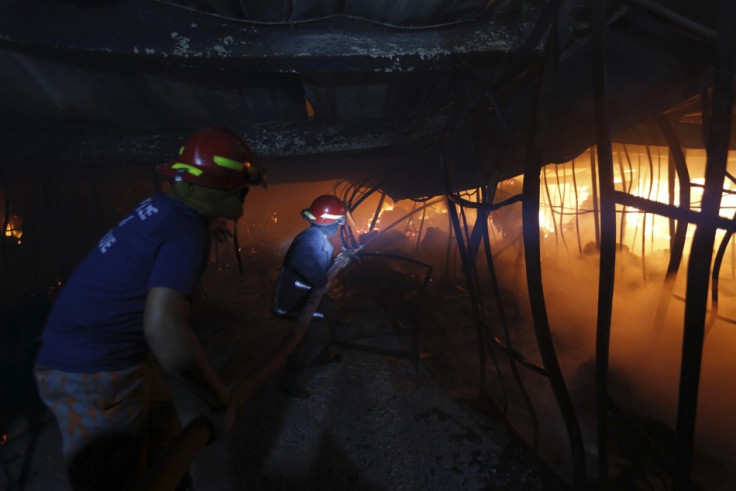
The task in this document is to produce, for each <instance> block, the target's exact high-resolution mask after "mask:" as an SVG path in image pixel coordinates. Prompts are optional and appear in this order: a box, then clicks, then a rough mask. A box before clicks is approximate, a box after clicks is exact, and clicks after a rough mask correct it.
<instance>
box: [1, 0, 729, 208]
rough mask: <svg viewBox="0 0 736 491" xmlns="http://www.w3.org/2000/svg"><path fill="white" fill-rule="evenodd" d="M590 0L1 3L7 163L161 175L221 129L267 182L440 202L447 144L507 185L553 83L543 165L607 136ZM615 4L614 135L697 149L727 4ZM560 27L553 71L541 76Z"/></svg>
mask: <svg viewBox="0 0 736 491" xmlns="http://www.w3.org/2000/svg"><path fill="white" fill-rule="evenodd" d="M588 3H589V2H586V1H582V2H575V1H562V0H559V1H558V0H495V1H493V0H490V1H488V0H486V1H480V0H434V1H428V0H395V1H394V0H371V1H366V0H364V1H350V0H308V1H297V0H291V1H289V0H283V1H281V2H276V1H272V0H239V1H237V0H202V1H195V0H191V1H187V0H171V1H161V0H132V1H97V2H94V1H76V2H74V1H60V0H57V1H53V0H0V89H1V90H0V125H1V126H2V128H3V132H2V137H1V138H0V145H2V152H3V157H2V162H0V163H2V164H3V165H69V164H80V165H81V164H89V163H95V162H104V163H105V164H109V165H116V164H125V163H129V162H139V163H144V164H151V165H154V164H157V163H160V162H162V161H165V160H167V159H168V158H169V157H170V156H171V149H172V148H178V146H179V144H180V142H181V140H182V139H183V138H184V137H186V136H187V135H188V134H189V133H191V132H192V131H194V130H196V129H198V128H200V127H203V126H210V125H224V126H230V127H232V128H234V129H235V130H236V131H238V132H239V133H241V134H243V135H244V136H245V137H246V139H247V140H248V141H249V142H251V144H252V146H253V147H254V149H255V150H256V152H257V154H258V155H259V156H260V159H261V161H262V162H263V164H264V165H265V166H266V168H267V171H268V173H269V179H270V180H271V181H272V182H289V181H311V180H320V179H336V178H348V179H351V180H354V181H363V180H366V179H367V180H371V181H372V182H377V183H381V185H382V186H383V188H384V189H385V190H386V191H387V192H388V193H389V194H390V195H392V197H394V198H395V199H398V198H404V197H419V196H426V195H434V194H441V193H442V192H443V191H444V182H443V179H442V173H441V170H440V164H439V162H440V155H441V154H443V152H444V155H450V156H451V158H452V161H453V162H452V164H451V165H453V166H454V169H455V171H456V176H457V179H458V181H457V185H458V186H459V187H473V186H477V185H479V184H481V181H482V180H483V179H488V176H492V177H493V178H506V177H511V176H514V175H518V174H520V173H521V172H522V171H523V168H524V161H525V158H526V152H527V150H526V149H527V141H528V132H529V127H530V122H531V120H532V117H533V115H534V114H535V113H534V101H535V95H536V94H537V91H538V87H539V86H540V83H544V84H545V87H548V88H549V90H551V93H552V97H551V100H552V101H553V102H552V103H551V104H550V105H549V107H546V108H545V109H546V118H547V121H548V122H549V123H550V124H549V130H548V132H547V134H546V137H545V140H544V142H543V148H544V160H545V162H560V161H565V160H567V159H569V158H571V157H573V156H575V155H577V154H579V153H580V152H581V151H583V150H584V149H586V148H587V147H589V146H590V145H592V144H594V142H595V135H594V131H593V130H594V124H593V122H594V119H593V118H594V105H593V87H594V86H593V75H592V73H593V71H592V68H591V67H592V63H593V58H594V54H593V50H592V48H591V36H590V34H591V28H590V12H589V8H588ZM609 4H610V5H609V8H608V19H607V26H606V31H605V42H606V49H605V53H606V55H605V62H606V70H607V83H608V86H607V101H608V107H607V113H608V119H609V124H610V127H611V131H612V133H613V134H614V135H619V137H620V138H626V139H628V140H629V141H640V142H641V141H642V139H643V140H645V141H649V142H651V143H662V139H661V137H660V136H659V135H658V133H657V132H656V131H655V132H652V131H651V130H650V126H649V125H648V123H647V122H648V121H649V120H650V119H651V117H652V116H654V115H656V114H658V113H662V112H665V111H669V114H670V118H669V119H670V122H671V123H672V124H673V125H675V127H676V130H677V131H678V134H679V135H680V138H681V141H682V142H683V144H684V145H689V146H699V147H702V136H701V135H702V132H701V130H700V128H699V119H698V118H699V112H700V108H699V102H698V96H699V94H701V92H702V91H704V90H706V89H707V88H708V86H709V84H710V82H711V68H712V66H711V65H712V63H713V51H714V45H715V43H716V34H715V33H716V29H717V26H716V19H717V11H716V10H717V9H716V5H717V2H716V1H715V0H704V1H699V2H692V1H690V0H678V1H669V2H666V3H665V2H664V1H663V2H662V3H661V5H660V4H657V3H654V2H650V1H649V0H630V1H628V2H609ZM550 32H554V33H555V34H556V37H555V39H558V40H559V52H558V58H557V64H556V69H555V70H554V76H553V77H551V78H547V79H541V78H540V74H541V73H549V72H542V70H541V66H542V62H543V60H544V57H543V54H544V47H545V46H546V44H547V41H546V40H547V38H548V37H547V35H548V33H550ZM540 80H544V82H540ZM448 135H451V136H448ZM732 141H733V139H732ZM448 148H449V149H450V150H449V153H448V150H447V149H448Z"/></svg>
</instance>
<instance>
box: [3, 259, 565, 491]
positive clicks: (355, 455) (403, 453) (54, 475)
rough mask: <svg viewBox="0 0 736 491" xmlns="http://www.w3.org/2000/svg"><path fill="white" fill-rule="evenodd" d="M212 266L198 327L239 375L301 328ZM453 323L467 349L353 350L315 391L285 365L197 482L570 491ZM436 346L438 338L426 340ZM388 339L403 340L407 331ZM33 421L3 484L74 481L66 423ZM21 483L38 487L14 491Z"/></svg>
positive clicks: (20, 433)
mask: <svg viewBox="0 0 736 491" xmlns="http://www.w3.org/2000/svg"><path fill="white" fill-rule="evenodd" d="M208 274H209V275H210V276H209V281H206V282H205V285H206V287H205V288H204V290H203V293H202V297H201V298H200V299H199V300H200V302H199V305H200V306H201V307H199V308H197V309H195V310H194V311H193V316H192V324H193V326H194V327H195V328H196V329H197V331H198V333H199V334H200V337H201V339H202V340H203V343H204V345H205V347H206V349H207V352H208V354H209V355H210V357H211V359H212V361H213V363H214V364H215V365H216V366H217V367H218V368H219V369H220V370H221V373H223V377H224V378H226V380H228V381H233V380H235V379H237V377H238V376H241V375H242V374H243V373H247V372H248V370H249V369H250V368H252V367H253V366H255V364H257V363H258V362H259V361H260V360H262V359H264V358H266V357H267V356H268V354H269V353H270V351H271V350H272V349H273V347H274V346H276V345H277V344H278V342H279V341H280V339H282V338H283V336H284V335H285V333H286V332H287V331H288V329H289V328H290V324H288V323H284V322H283V321H281V320H278V319H274V318H273V317H272V316H270V315H269V314H268V311H267V309H266V308H264V306H265V305H268V300H269V298H268V297H269V296H270V289H269V288H265V289H264V288H262V287H261V286H257V281H256V279H257V278H254V280H253V281H244V280H243V279H242V278H241V277H239V276H233V275H232V274H225V273H222V272H216V271H215V272H209V273H208ZM269 278H271V277H270V276H268V277H267V278H265V279H264V278H261V279H262V280H264V281H266V283H267V282H268V281H270V279H269ZM225 292H227V293H225ZM215 299H216V300H215ZM356 320H359V319H356V318H353V319H352V321H351V322H352V323H353V324H355V321H356ZM361 322H363V325H366V321H365V319H363V320H362V321H361ZM456 327H457V326H456ZM346 332H348V333H350V330H349V329H346ZM446 332H447V331H445V334H446ZM453 332H454V333H455V334H454V336H455V337H454V338H453V339H454V342H455V346H454V348H452V349H443V350H441V351H436V352H435V354H434V355H433V356H428V357H427V358H426V359H423V360H422V361H419V362H416V361H414V360H411V359H409V358H406V357H401V356H393V355H386V354H381V353H376V352H371V351H375V350H373V349H370V350H363V349H346V348H342V349H339V350H340V352H341V354H342V357H343V359H342V361H341V362H340V363H335V364H331V365H325V366H320V367H313V368H311V369H309V371H308V373H307V387H308V388H309V390H310V391H311V392H312V397H311V398H310V399H308V400H299V399H293V398H289V397H286V396H284V395H283V394H282V393H281V392H280V391H279V390H278V389H277V386H276V382H277V379H278V374H274V376H273V377H271V378H270V379H269V381H268V382H267V383H266V384H265V385H264V386H262V387H261V389H260V390H259V391H258V392H257V393H256V394H255V395H254V396H252V397H251V398H250V399H249V400H248V401H246V403H245V404H244V405H243V406H242V407H241V408H240V410H239V413H238V420H237V423H236V427H235V428H234V429H233V431H232V432H231V433H229V434H228V435H227V436H226V437H225V438H223V439H221V440H220V441H218V442H216V443H214V444H211V445H209V446H207V447H205V448H204V450H202V451H201V452H200V453H199V454H198V455H197V457H196V458H195V460H194V462H193V464H192V466H191V469H190V474H191V476H192V480H193V484H194V489H195V490H198V491H199V490H201V491H206V490H213V491H224V490H243V489H259V490H297V489H298V490H307V489H315V490H332V489H351V490H417V491H418V490H422V491H424V490H456V489H457V490H464V491H465V490H487V489H501V490H506V489H508V490H550V489H564V486H563V485H562V484H561V483H560V482H559V481H558V480H557V478H556V477H555V476H554V475H552V474H551V473H550V472H549V471H548V470H547V469H546V468H545V467H544V466H543V465H542V464H541V462H540V461H539V460H538V459H537V458H536V457H535V456H534V455H533V454H532V453H531V452H530V451H529V450H528V449H527V448H526V447H525V446H524V445H522V444H521V443H520V442H519V440H518V439H517V438H516V437H515V435H514V433H513V432H511V431H510V430H509V429H508V427H507V426H506V425H505V424H504V422H503V420H502V418H500V416H499V415H498V414H497V413H496V412H495V411H493V409H492V408H491V407H490V406H488V405H485V404H482V403H480V402H478V398H477V388H476V387H475V381H474V378H475V377H476V376H477V374H476V369H474V368H472V367H473V366H474V363H473V361H472V357H473V356H474V355H473V353H474V352H475V350H476V349H475V348H474V344H473V339H472V335H470V337H468V333H463V331H462V330H458V329H457V328H456V329H454V330H453ZM353 334H354V332H353ZM436 341H437V340H436V339H435V341H434V342H436ZM446 341H447V340H443V341H442V342H443V343H446ZM432 342H433V341H432V340H431V339H430V338H425V340H424V342H423V346H425V345H429V344H431V343H432ZM380 343H383V346H384V347H386V346H388V347H391V348H395V349H402V341H401V340H400V339H399V338H392V337H391V336H385V337H384V338H382V339H381V340H379V344H380ZM444 346H445V348H447V346H448V345H446V344H445V345H444ZM457 362H460V363H457ZM448 367H455V368H452V369H448ZM463 367H467V368H463ZM173 389H174V390H173V391H174V394H175V397H176V401H177V407H178V408H179V410H180V413H181V416H182V419H183V420H184V422H185V423H186V422H187V421H188V420H190V419H191V418H192V417H193V416H194V415H195V414H196V412H197V410H198V407H197V403H196V402H195V401H193V400H192V399H190V398H189V396H188V393H187V392H186V391H184V390H182V389H181V388H180V387H177V386H176V384H173ZM24 425H26V423H25V419H24V418H20V419H19V420H18V421H17V422H16V424H15V436H14V437H13V438H11V440H10V441H9V442H8V443H7V444H6V445H4V446H3V447H2V450H1V451H2V452H3V462H4V463H5V465H4V474H5V476H4V478H5V482H3V481H2V477H3V476H2V475H0V488H2V489H8V490H12V489H24V490H27V491H48V490H55V491H65V490H67V489H69V485H68V483H67V481H66V478H65V475H64V470H63V466H62V463H61V455H60V439H59V435H58V431H57V430H56V427H55V425H54V422H53V420H52V419H51V418H50V417H48V415H46V416H45V417H43V418H41V420H40V423H39V426H38V428H37V434H38V439H37V441H35V443H34V442H33V440H32V436H33V435H34V432H33V431H27V430H28V429H29V428H28V427H27V425H26V426H25V428H24ZM24 429H25V430H26V431H24ZM34 445H35V448H33V447H34ZM24 466H26V467H25V468H24ZM19 478H20V479H22V480H23V482H24V486H23V487H22V488H21V487H18V486H16V487H13V486H14V483H16V482H17V480H18V479H19Z"/></svg>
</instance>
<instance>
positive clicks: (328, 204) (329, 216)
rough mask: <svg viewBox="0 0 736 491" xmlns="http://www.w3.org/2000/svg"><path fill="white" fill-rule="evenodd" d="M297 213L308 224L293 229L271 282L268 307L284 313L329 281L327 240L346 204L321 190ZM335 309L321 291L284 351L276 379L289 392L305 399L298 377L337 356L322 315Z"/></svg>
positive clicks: (342, 219)
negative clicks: (289, 350)
mask: <svg viewBox="0 0 736 491" xmlns="http://www.w3.org/2000/svg"><path fill="white" fill-rule="evenodd" d="M302 217H303V218H304V219H305V220H307V221H308V222H309V223H310V226H309V227H308V228H307V229H305V230H304V231H302V232H301V233H300V234H299V235H297V236H296V237H295V238H294V240H293V241H292V243H291V245H290V246H289V249H288V251H287V252H286V257H285V258H284V262H283V265H282V267H281V273H280V275H279V278H278V281H277V283H276V289H275V292H274V297H273V304H272V306H271V311H272V312H273V313H274V314H275V315H277V316H279V317H284V318H289V319H294V318H296V317H297V316H298V315H299V313H300V312H301V311H302V309H303V308H304V305H305V304H306V303H307V300H308V299H309V296H310V293H311V291H312V290H313V289H316V288H321V287H323V286H325V285H326V284H327V282H328V278H327V270H328V269H329V267H330V265H331V264H332V252H333V246H332V244H331V243H330V241H329V238H330V237H333V236H334V235H335V234H336V233H337V231H338V230H339V227H340V225H342V224H344V223H345V218H346V210H345V204H344V203H343V202H342V201H341V200H340V199H339V198H337V197H336V196H332V195H327V194H326V195H322V196H319V197H317V198H316V199H315V200H314V201H313V202H312V205H311V206H310V207H309V208H307V209H305V210H302ZM332 310H334V309H333V308H332V307H331V302H330V301H329V299H328V298H326V297H323V300H322V302H320V304H319V306H318V307H317V310H316V312H315V313H314V315H313V316H312V320H311V322H310V323H309V326H308V327H307V330H306V332H305V333H304V338H303V339H302V341H301V343H300V344H299V346H298V347H297V349H296V350H295V351H294V353H293V354H292V355H291V356H290V357H289V359H288V360H287V362H286V366H285V369H284V375H283V378H282V380H281V382H280V384H279V388H280V389H281V390H282V392H284V393H286V394H287V395H289V396H292V397H297V398H302V399H306V398H308V397H309V396H310V394H309V391H308V390H307V389H306V388H304V386H303V383H302V377H303V374H304V371H305V369H306V368H307V367H309V366H311V365H317V364H323V363H331V362H336V361H340V356H339V355H337V354H335V353H333V352H332V350H331V346H330V329H329V327H328V324H327V322H326V317H330V312H329V311H332Z"/></svg>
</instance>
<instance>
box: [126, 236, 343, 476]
mask: <svg viewBox="0 0 736 491" xmlns="http://www.w3.org/2000/svg"><path fill="white" fill-rule="evenodd" d="M354 254H355V250H352V249H343V251H342V252H340V254H338V255H337V257H335V260H334V261H333V262H332V264H331V265H330V267H329V269H328V270H327V284H326V285H325V286H323V287H321V288H315V289H314V290H312V293H311V294H310V296H309V299H308V300H307V303H306V305H305V306H304V309H303V310H302V311H301V313H300V314H299V316H298V317H297V318H296V320H295V321H294V325H293V326H292V328H291V331H290V332H289V334H288V335H287V336H286V338H285V339H284V340H283V341H282V342H281V344H279V346H278V347H277V348H276V349H275V351H274V352H273V354H271V356H270V357H269V358H267V359H266V360H265V361H264V362H262V363H261V364H260V365H259V366H258V367H257V368H256V369H255V370H254V371H253V372H252V373H250V374H248V375H247V376H245V377H244V378H243V379H242V380H239V381H238V382H236V383H235V384H233V386H232V388H231V394H232V397H233V404H234V405H235V409H236V410H237V409H238V408H239V407H240V406H241V405H242V404H243V403H244V402H245V401H246V400H248V398H249V397H250V396H252V395H253V394H254V393H255V392H256V391H257V390H258V389H259V388H260V387H261V386H262V385H263V384H264V383H265V382H266V381H267V380H268V379H269V378H270V377H271V376H272V375H273V374H274V373H275V372H276V370H278V369H279V368H280V367H281V366H282V365H283V364H284V363H285V362H286V359H287V358H288V357H289V355H290V354H291V353H292V352H293V351H294V349H296V347H297V346H298V345H299V342H300V341H301V340H302V338H303V337H304V333H305V332H306V330H307V327H308V326H309V323H310V321H311V320H312V316H313V315H314V312H315V311H316V310H317V306H318V305H319V303H320V301H321V300H322V297H323V296H324V294H325V293H326V292H327V290H328V289H329V287H330V283H331V282H332V280H333V279H334V278H335V277H336V276H337V273H339V272H340V270H341V269H342V268H344V267H345V266H347V264H348V263H349V262H350V259H351V258H352V257H353V255H354ZM211 437H212V426H211V424H210V423H209V421H208V419H207V418H206V417H205V413H202V414H201V415H200V416H199V417H197V418H195V419H194V420H193V421H192V422H191V423H189V424H188V425H187V426H186V427H184V429H183V430H182V431H181V432H180V433H179V434H178V435H177V436H176V437H175V438H174V440H173V441H172V443H171V444H170V445H169V448H168V450H167V451H166V452H165V454H164V455H163V456H162V457H161V458H160V459H159V460H158V462H156V463H155V464H154V465H153V467H152V468H151V469H150V470H149V472H148V473H147V474H146V476H145V477H144V478H143V480H142V481H141V484H140V486H139V487H138V488H137V489H138V490H140V491H153V490H155V491H167V490H172V491H173V490H175V489H177V487H178V486H179V484H180V482H181V480H182V479H183V478H184V476H186V474H187V472H188V471H189V465H190V464H191V462H192V461H193V460H194V457H195V455H196V454H197V453H198V452H199V451H200V450H201V449H202V448H203V447H204V446H205V445H207V443H208V442H209V441H210V438H211Z"/></svg>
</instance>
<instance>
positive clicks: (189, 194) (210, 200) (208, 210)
mask: <svg viewBox="0 0 736 491" xmlns="http://www.w3.org/2000/svg"><path fill="white" fill-rule="evenodd" d="M167 194H168V195H169V196H170V197H172V198H174V199H176V200H178V201H181V202H182V203H184V204H185V205H187V206H190V207H191V208H194V209H195V210H196V211H197V213H199V214H200V215H202V216H205V217H211V218H227V219H229V220H237V219H238V218H240V215H242V214H243V203H242V202H241V200H240V193H239V192H233V191H226V190H224V189H215V188H208V187H205V186H199V185H197V184H193V183H191V182H187V181H178V182H177V181H174V183H172V185H171V189H170V190H169V191H168V193H167Z"/></svg>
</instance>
